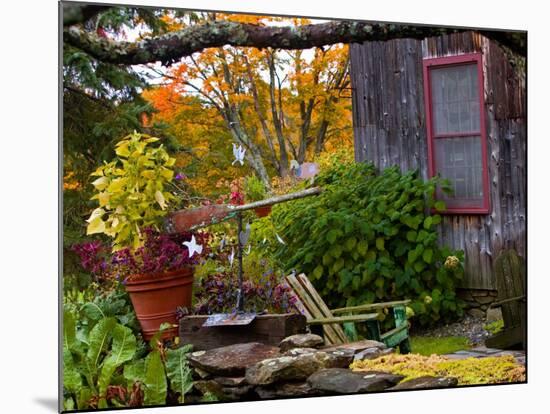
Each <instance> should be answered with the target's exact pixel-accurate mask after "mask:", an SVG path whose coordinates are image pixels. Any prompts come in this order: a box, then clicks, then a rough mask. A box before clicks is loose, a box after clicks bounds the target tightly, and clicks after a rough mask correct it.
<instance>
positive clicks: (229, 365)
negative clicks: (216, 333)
mask: <svg viewBox="0 0 550 414" xmlns="http://www.w3.org/2000/svg"><path fill="white" fill-rule="evenodd" d="M278 355H280V353H279V348H277V347H274V346H269V345H264V344H260V343H257V342H250V343H246V344H236V345H229V346H224V347H221V348H214V349H210V350H208V351H199V352H193V353H191V354H190V355H189V357H188V359H189V363H190V364H191V366H193V367H194V368H195V369H196V368H199V369H201V370H203V371H206V372H209V373H211V374H214V375H218V376H227V377H239V376H243V375H244V373H245V371H246V368H247V367H249V366H251V365H254V364H255V363H257V362H259V361H261V360H264V359H266V358H273V357H275V356H278Z"/></svg>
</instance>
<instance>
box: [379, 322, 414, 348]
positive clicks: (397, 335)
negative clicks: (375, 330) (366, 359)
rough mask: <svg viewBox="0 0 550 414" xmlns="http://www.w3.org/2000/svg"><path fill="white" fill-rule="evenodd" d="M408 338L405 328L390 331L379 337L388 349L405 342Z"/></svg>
mask: <svg viewBox="0 0 550 414" xmlns="http://www.w3.org/2000/svg"><path fill="white" fill-rule="evenodd" d="M408 337H409V333H408V332H407V327H406V326H399V327H397V328H394V329H392V330H391V331H388V332H386V333H383V334H382V335H380V339H381V340H382V342H384V343H385V344H386V346H388V347H394V346H396V345H399V344H400V343H401V342H402V341H404V340H406V339H407V338H408Z"/></svg>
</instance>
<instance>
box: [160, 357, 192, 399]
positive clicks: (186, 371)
mask: <svg viewBox="0 0 550 414" xmlns="http://www.w3.org/2000/svg"><path fill="white" fill-rule="evenodd" d="M189 351H191V347H190V346H183V347H180V348H177V349H168V350H167V351H166V375H167V376H168V378H169V379H170V389H171V390H172V391H175V392H177V393H178V394H179V395H178V401H179V402H180V403H183V402H184V398H185V394H186V393H187V392H189V391H190V390H191V388H192V387H193V378H192V370H191V368H190V367H189V363H188V361H187V353H188V352H189Z"/></svg>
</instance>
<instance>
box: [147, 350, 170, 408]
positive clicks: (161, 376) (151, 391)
mask: <svg viewBox="0 0 550 414" xmlns="http://www.w3.org/2000/svg"><path fill="white" fill-rule="evenodd" d="M144 384H145V392H144V399H143V402H144V403H145V405H162V404H164V403H166V392H167V388H168V386H167V382H166V373H165V371H164V364H163V363H162V359H161V357H160V353H159V351H153V352H151V353H150V354H149V355H147V358H146V359H145V377H144Z"/></svg>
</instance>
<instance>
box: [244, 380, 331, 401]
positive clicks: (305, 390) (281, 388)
mask: <svg viewBox="0 0 550 414" xmlns="http://www.w3.org/2000/svg"><path fill="white" fill-rule="evenodd" d="M255 391H256V394H258V397H260V398H262V399H270V398H290V397H312V396H318V395H323V393H322V392H321V391H319V390H316V389H314V388H311V386H310V385H309V384H308V383H307V382H287V383H284V384H275V385H272V386H261V385H260V386H258V387H256V389H255Z"/></svg>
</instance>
